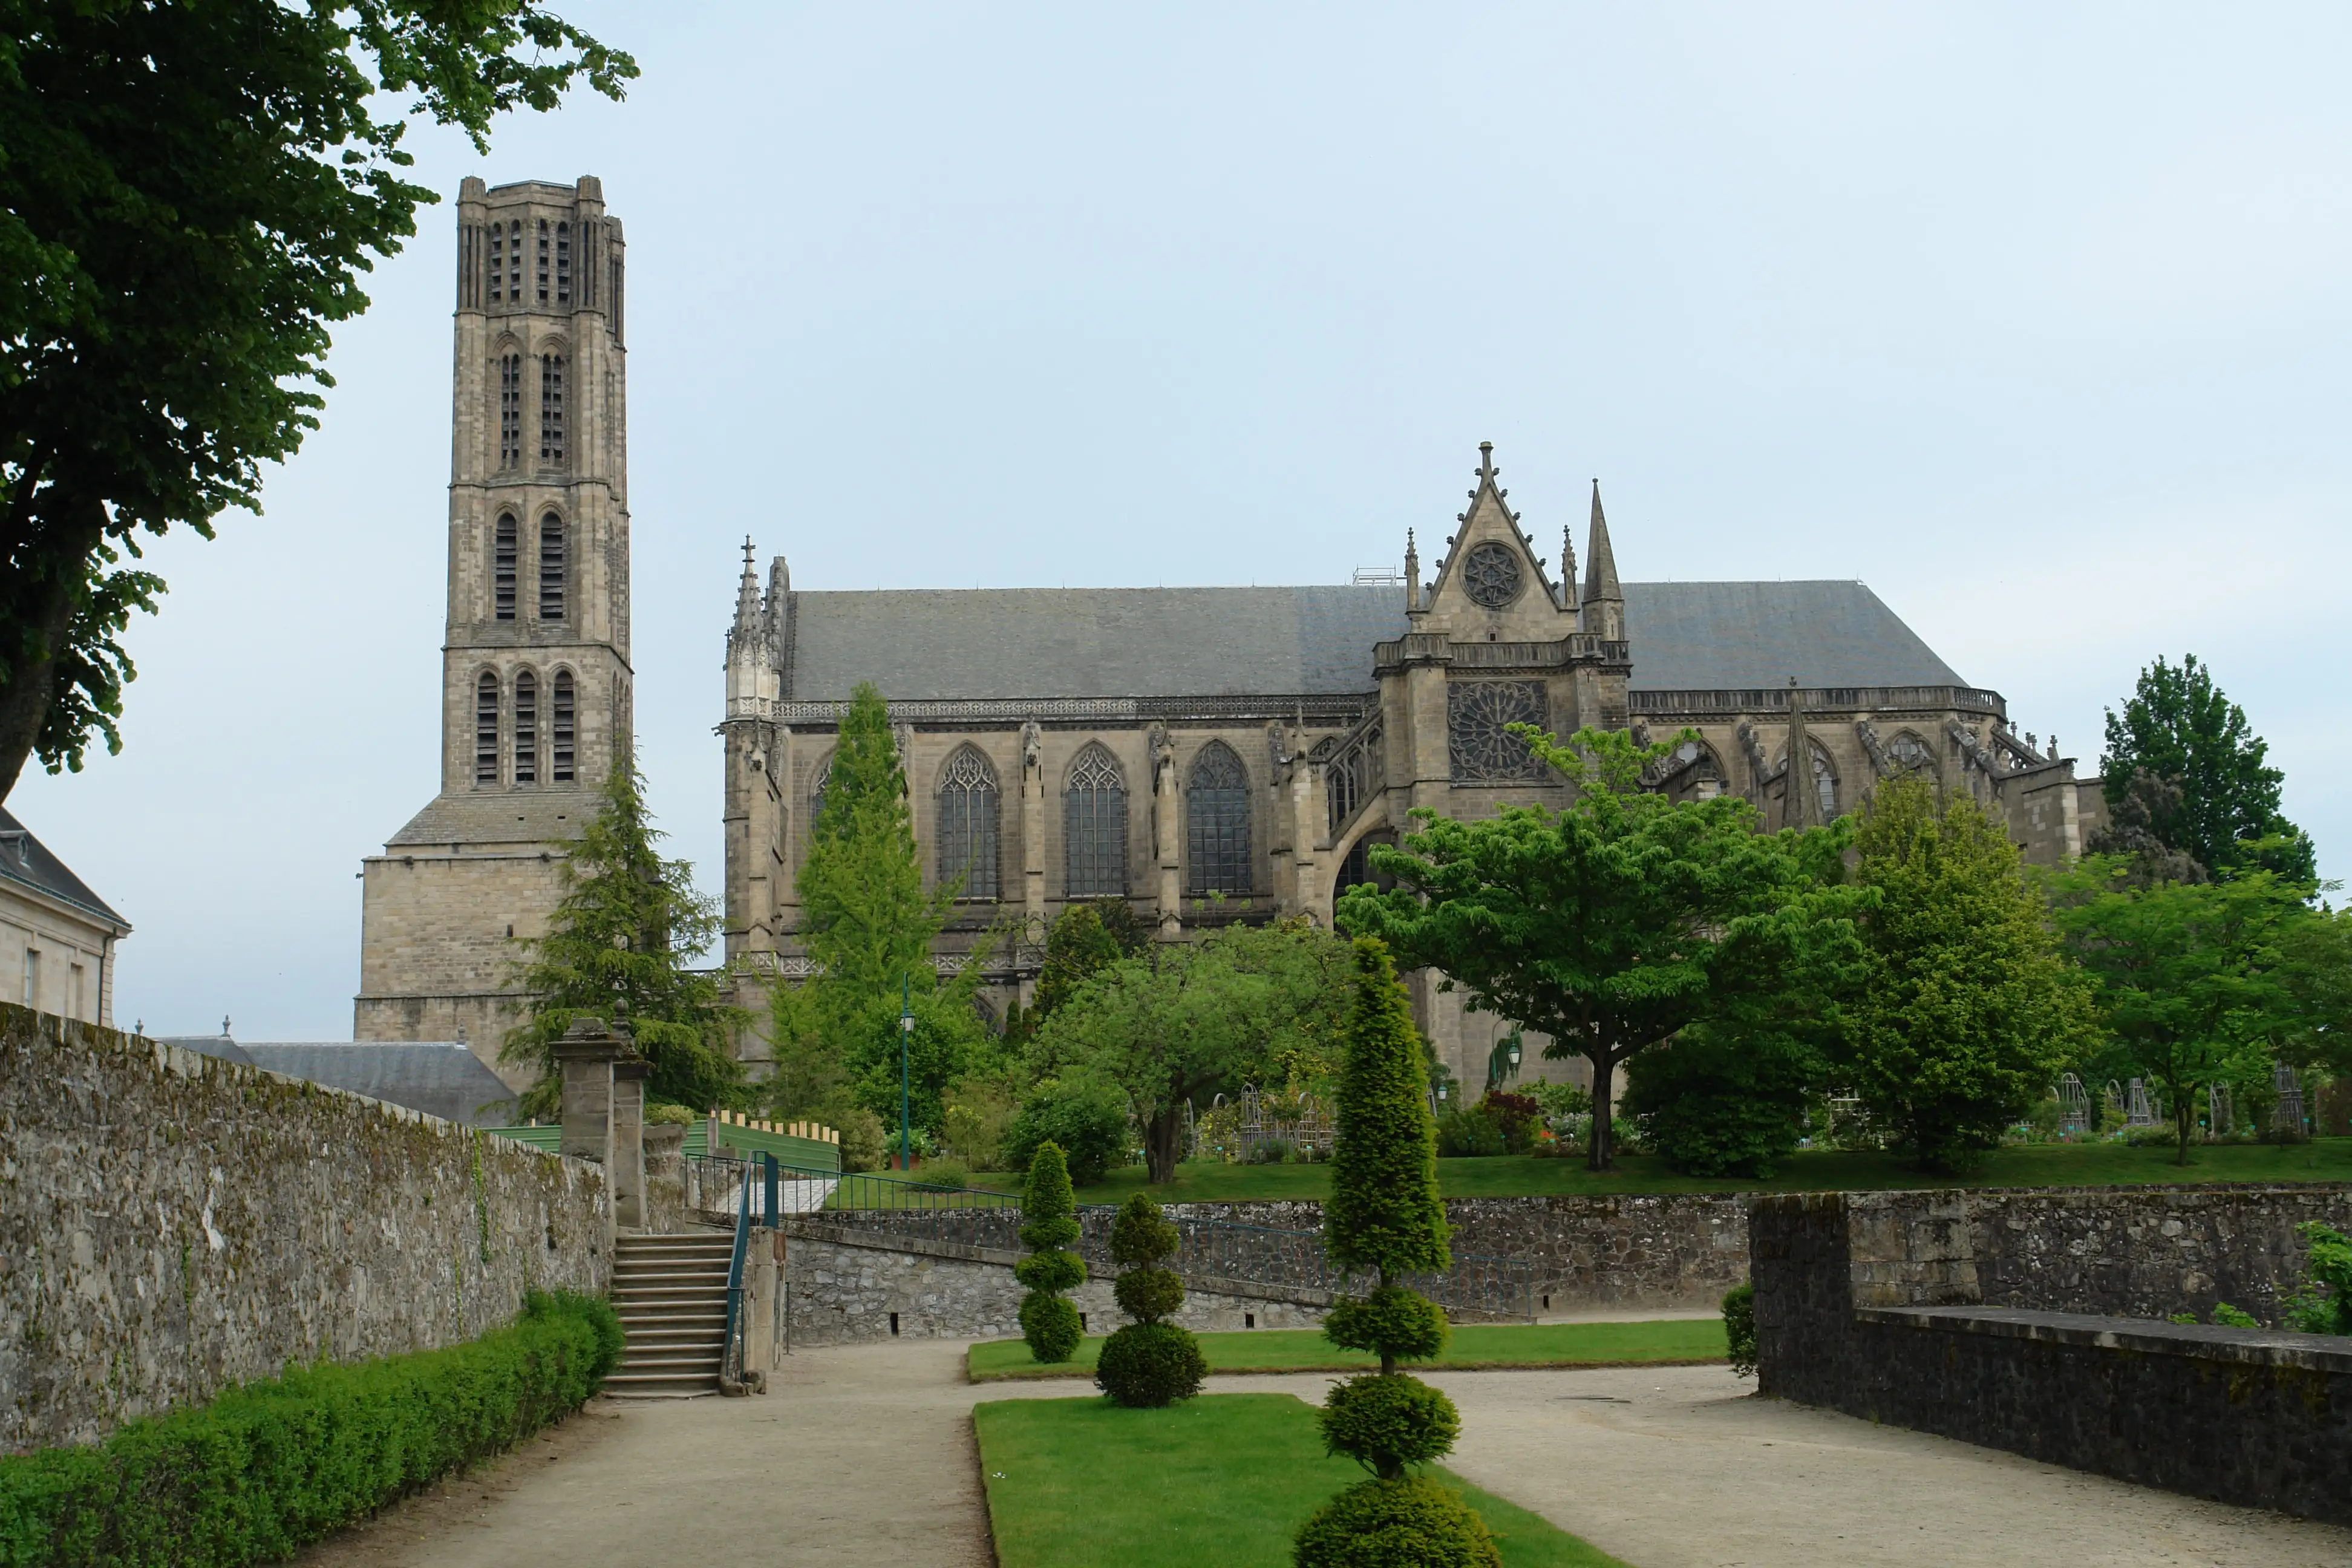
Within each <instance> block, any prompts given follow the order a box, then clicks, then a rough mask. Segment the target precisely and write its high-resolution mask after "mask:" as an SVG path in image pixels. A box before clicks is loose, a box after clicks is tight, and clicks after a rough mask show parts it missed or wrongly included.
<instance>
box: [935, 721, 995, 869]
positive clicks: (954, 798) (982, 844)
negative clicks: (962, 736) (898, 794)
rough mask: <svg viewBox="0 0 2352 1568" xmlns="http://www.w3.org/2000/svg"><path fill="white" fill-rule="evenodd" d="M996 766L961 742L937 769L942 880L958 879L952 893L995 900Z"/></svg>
mask: <svg viewBox="0 0 2352 1568" xmlns="http://www.w3.org/2000/svg"><path fill="white" fill-rule="evenodd" d="M996 803H997V790H996V770H995V769H994V768H992V767H990V766H989V765H988V759H987V758H986V757H983V756H982V755H981V754H980V752H977V751H975V750H973V749H972V748H971V747H970V746H965V747H963V748H962V749H961V750H960V751H958V752H956V754H955V755H954V756H952V757H950V758H949V759H948V765H947V771H946V772H944V773H941V774H940V859H939V867H940V881H941V882H942V883H946V882H950V881H955V880H958V879H961V883H962V886H961V889H959V890H958V891H957V893H956V897H957V898H959V899H965V900H987V901H993V900H995V898H996V896H997V878H996Z"/></svg>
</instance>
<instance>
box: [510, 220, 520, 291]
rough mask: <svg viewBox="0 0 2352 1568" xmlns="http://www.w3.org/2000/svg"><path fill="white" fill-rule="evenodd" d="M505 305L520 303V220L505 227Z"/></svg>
mask: <svg viewBox="0 0 2352 1568" xmlns="http://www.w3.org/2000/svg"><path fill="white" fill-rule="evenodd" d="M507 303H508V304H509V305H520V304H521V303H522V220H521V219H520V218H517V219H516V220H515V221H514V222H512V223H510V224H509V225H507Z"/></svg>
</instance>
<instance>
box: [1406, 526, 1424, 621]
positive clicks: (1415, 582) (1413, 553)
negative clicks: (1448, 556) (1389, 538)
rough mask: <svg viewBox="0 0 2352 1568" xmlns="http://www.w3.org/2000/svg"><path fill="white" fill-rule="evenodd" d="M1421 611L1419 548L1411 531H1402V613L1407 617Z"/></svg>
mask: <svg viewBox="0 0 2352 1568" xmlns="http://www.w3.org/2000/svg"><path fill="white" fill-rule="evenodd" d="M1420 609H1421V546H1419V545H1417V544H1415V543H1414V542H1413V541H1412V530H1411V529H1410V528H1408V529H1406V530H1405V531H1404V613H1405V614H1406V615H1408V616H1410V615H1413V614H1416V613H1418V612H1419V610H1420Z"/></svg>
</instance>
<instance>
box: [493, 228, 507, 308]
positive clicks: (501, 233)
mask: <svg viewBox="0 0 2352 1568" xmlns="http://www.w3.org/2000/svg"><path fill="white" fill-rule="evenodd" d="M506 280H507V227H506V225H504V224H502V223H494V224H492V225H490V303H491V304H493V305H495V304H497V303H498V302H499V300H500V299H502V298H504V295H503V293H502V292H501V288H502V286H503V285H504V284H505V282H506Z"/></svg>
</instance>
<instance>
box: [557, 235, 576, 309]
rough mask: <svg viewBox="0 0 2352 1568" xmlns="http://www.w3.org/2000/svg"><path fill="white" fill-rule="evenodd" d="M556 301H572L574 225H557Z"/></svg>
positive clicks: (566, 302) (560, 302)
mask: <svg viewBox="0 0 2352 1568" xmlns="http://www.w3.org/2000/svg"><path fill="white" fill-rule="evenodd" d="M555 302H556V303H557V304H559V305H569V304H570V303H572V226H571V225H570V224H568V223H560V224H557V225H556V226H555Z"/></svg>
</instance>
